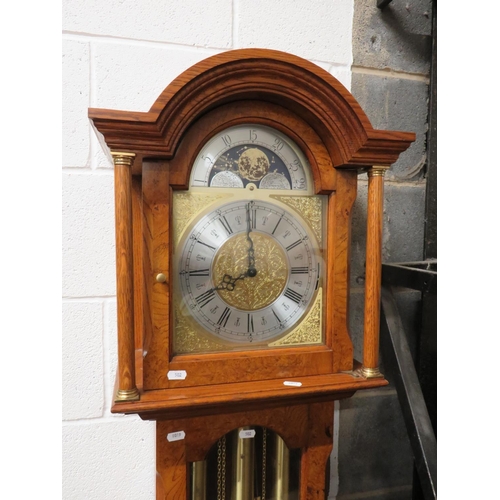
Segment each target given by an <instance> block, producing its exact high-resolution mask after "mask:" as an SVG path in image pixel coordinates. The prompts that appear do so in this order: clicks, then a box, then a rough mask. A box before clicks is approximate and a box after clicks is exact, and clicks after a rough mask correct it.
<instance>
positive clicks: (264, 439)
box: [262, 427, 267, 500]
mask: <svg viewBox="0 0 500 500" xmlns="http://www.w3.org/2000/svg"><path fill="white" fill-rule="evenodd" d="M266 455H267V429H266V428H265V427H264V428H263V432H262V500H266Z"/></svg>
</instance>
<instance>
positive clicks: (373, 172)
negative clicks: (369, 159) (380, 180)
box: [368, 165, 390, 177]
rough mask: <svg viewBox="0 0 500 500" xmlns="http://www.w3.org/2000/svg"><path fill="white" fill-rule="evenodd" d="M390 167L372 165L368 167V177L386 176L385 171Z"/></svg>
mask: <svg viewBox="0 0 500 500" xmlns="http://www.w3.org/2000/svg"><path fill="white" fill-rule="evenodd" d="M389 168H390V167H387V166H385V165H374V166H373V167H370V168H369V169H368V177H377V176H381V177H384V175H385V172H386V171H387V170H389Z"/></svg>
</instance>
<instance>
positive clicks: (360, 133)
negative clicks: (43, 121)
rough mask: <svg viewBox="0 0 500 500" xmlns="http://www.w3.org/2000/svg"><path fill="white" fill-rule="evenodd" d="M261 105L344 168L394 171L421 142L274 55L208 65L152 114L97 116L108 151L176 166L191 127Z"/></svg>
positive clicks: (243, 53) (236, 53)
mask: <svg viewBox="0 0 500 500" xmlns="http://www.w3.org/2000/svg"><path fill="white" fill-rule="evenodd" d="M253 99H259V100H260V101H264V102H269V103H273V104H277V105H279V106H281V107H283V108H285V109H288V110H290V111H293V112H294V113H295V114H297V115H298V116H300V117H301V118H303V119H305V120H306V121H308V122H309V123H310V124H311V125H312V126H313V127H314V129H315V131H316V133H317V134H318V136H319V137H320V138H321V139H322V141H323V142H324V144H325V146H326V148H327V149H328V151H329V153H330V155H331V158H332V159H333V166H334V167H336V168H355V169H365V168H370V167H371V166H372V165H380V166H390V165H391V164H393V163H394V162H395V161H396V160H397V158H398V157H399V155H400V154H401V153H402V152H403V151H405V150H406V149H407V148H408V147H409V145H410V144H411V142H413V141H414V140H415V134H414V133H410V132H400V131H397V132H396V131H387V130H377V129H374V128H373V127H372V125H371V123H370V121H369V119H368V117H367V116H366V114H365V113H364V112H363V110H362V109H361V107H360V105H359V104H358V102H357V101H356V100H355V99H354V97H353V96H352V95H351V94H350V93H349V91H348V90H347V89H346V88H345V87H344V86H343V85H342V84H341V83H340V82H339V81H338V80H337V79H336V78H334V77H333V76H332V75H330V74H329V73H328V72H327V71H325V70H323V69H322V68H320V67H319V66H317V65H315V64H313V63H311V62H309V61H307V60H305V59H302V58H300V57H298V56H294V55H290V54H286V53H284V52H280V51H275V50H269V49H237V50H231V51H228V52H223V53H221V54H217V55H215V56H212V57H210V58H208V59H205V60H203V61H201V62H199V63H197V64H195V65H194V66H192V67H191V68H190V69H188V70H186V71H185V72H184V73H182V74H181V75H180V76H179V77H177V78H176V79H175V80H173V81H172V82H171V83H170V84H169V85H168V86H167V87H166V88H165V90H164V91H163V92H162V93H161V94H160V96H159V97H158V98H157V100H156V101H155V103H154V104H153V105H152V107H151V109H150V110H149V111H147V112H137V111H116V110H109V109H96V108H90V109H89V117H90V119H91V120H92V123H93V125H94V127H95V129H96V131H97V132H98V135H100V136H102V139H103V141H102V142H103V145H104V147H105V150H107V149H108V148H109V149H110V150H112V151H113V150H115V151H123V152H134V153H136V154H137V155H139V156H140V157H151V158H161V159H170V158H172V157H173V156H174V154H175V151H176V149H177V147H178V145H179V144H180V141H181V139H182V137H183V135H184V134H185V132H186V130H187V129H188V128H189V126H190V125H191V124H192V123H193V122H194V121H196V120H197V119H198V118H200V117H201V116H203V115H204V114H206V113H207V112H209V111H210V110H213V109H215V108H217V107H219V106H222V105H223V104H227V103H231V102H235V101H247V100H253Z"/></svg>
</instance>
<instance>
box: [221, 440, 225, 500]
mask: <svg viewBox="0 0 500 500" xmlns="http://www.w3.org/2000/svg"><path fill="white" fill-rule="evenodd" d="M222 481H223V484H222V495H221V500H226V436H225V435H224V436H222Z"/></svg>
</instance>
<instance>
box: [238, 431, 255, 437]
mask: <svg viewBox="0 0 500 500" xmlns="http://www.w3.org/2000/svg"><path fill="white" fill-rule="evenodd" d="M239 436H240V438H241V439H248V438H253V437H254V436H255V430H254V429H248V430H242V431H240V434H239Z"/></svg>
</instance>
